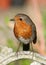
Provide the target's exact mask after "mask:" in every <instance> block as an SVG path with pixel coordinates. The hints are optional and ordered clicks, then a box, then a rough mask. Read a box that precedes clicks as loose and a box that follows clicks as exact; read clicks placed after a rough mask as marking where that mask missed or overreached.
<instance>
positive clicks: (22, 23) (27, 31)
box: [11, 14, 37, 51]
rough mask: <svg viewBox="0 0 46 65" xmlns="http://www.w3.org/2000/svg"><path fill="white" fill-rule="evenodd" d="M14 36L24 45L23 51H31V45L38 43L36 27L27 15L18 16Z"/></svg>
mask: <svg viewBox="0 0 46 65" xmlns="http://www.w3.org/2000/svg"><path fill="white" fill-rule="evenodd" d="M11 21H15V24H14V35H15V37H16V38H17V39H18V40H19V41H20V42H22V43H23V50H24V51H25V50H26V51H27V50H29V46H30V43H32V42H33V43H34V44H35V43H36V40H37V33H36V26H35V24H34V23H33V21H32V20H31V19H30V17H29V16H27V15H26V14H17V15H16V16H15V17H14V19H11Z"/></svg>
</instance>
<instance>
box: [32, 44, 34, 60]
mask: <svg viewBox="0 0 46 65" xmlns="http://www.w3.org/2000/svg"><path fill="white" fill-rule="evenodd" d="M31 49H32V52H33V55H32V60H33V56H34V50H33V45H32V43H31Z"/></svg>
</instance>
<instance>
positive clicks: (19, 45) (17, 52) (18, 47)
mask: <svg viewBox="0 0 46 65" xmlns="http://www.w3.org/2000/svg"><path fill="white" fill-rule="evenodd" d="M20 46H21V43H19V45H18V48H17V51H16V53H17V56H18V51H19V48H20Z"/></svg>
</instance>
